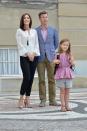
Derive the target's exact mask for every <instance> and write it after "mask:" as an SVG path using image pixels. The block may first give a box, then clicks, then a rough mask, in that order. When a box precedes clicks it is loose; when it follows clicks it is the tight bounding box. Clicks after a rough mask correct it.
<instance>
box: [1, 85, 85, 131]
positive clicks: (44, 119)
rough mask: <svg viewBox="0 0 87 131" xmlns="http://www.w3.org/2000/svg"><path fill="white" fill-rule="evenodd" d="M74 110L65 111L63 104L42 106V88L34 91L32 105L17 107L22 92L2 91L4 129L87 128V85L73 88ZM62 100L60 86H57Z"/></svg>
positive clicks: (59, 130)
mask: <svg viewBox="0 0 87 131" xmlns="http://www.w3.org/2000/svg"><path fill="white" fill-rule="evenodd" d="M70 94H71V95H70V106H71V108H72V111H68V112H61V111H60V106H56V107H54V106H49V102H48V100H47V103H46V107H42V108H41V107H39V96H38V92H34V91H33V92H32V94H31V107H32V108H23V109H19V108H18V107H17V102H18V98H19V96H18V94H14V93H13V94H12V93H9V94H7V93H6V94H5V93H4V94H0V131H87V124H86V123H87V89H86V88H84V89H81V88H80V89H79V88H78V89H72V90H71V93H70ZM56 98H57V101H58V103H60V101H59V90H57V97H56Z"/></svg>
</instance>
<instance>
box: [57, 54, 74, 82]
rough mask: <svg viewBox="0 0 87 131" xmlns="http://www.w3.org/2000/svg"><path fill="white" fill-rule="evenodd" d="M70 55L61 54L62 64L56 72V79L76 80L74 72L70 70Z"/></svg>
mask: <svg viewBox="0 0 87 131" xmlns="http://www.w3.org/2000/svg"><path fill="white" fill-rule="evenodd" d="M70 66H71V64H70V62H69V55H67V54H65V53H62V54H60V64H59V67H58V69H57V70H56V74H55V79H56V80H59V79H72V78H74V72H73V70H72V69H71V68H70Z"/></svg>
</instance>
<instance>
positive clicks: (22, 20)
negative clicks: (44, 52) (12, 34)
mask: <svg viewBox="0 0 87 131" xmlns="http://www.w3.org/2000/svg"><path fill="white" fill-rule="evenodd" d="M26 15H28V16H29V18H30V23H29V28H31V26H32V18H31V16H30V14H28V13H24V14H23V15H22V16H21V19H20V28H21V29H22V30H25V29H24V17H25V16H26Z"/></svg>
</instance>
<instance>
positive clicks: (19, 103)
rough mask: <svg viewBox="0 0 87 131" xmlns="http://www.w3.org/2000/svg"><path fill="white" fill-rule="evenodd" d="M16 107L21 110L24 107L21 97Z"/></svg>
mask: <svg viewBox="0 0 87 131" xmlns="http://www.w3.org/2000/svg"><path fill="white" fill-rule="evenodd" d="M18 107H19V108H20V109H22V108H23V107H24V99H23V96H20V99H19V102H18Z"/></svg>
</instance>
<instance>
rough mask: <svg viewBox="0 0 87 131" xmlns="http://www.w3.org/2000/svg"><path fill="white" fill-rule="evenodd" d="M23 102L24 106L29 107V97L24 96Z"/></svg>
mask: <svg viewBox="0 0 87 131" xmlns="http://www.w3.org/2000/svg"><path fill="white" fill-rule="evenodd" d="M24 104H25V108H29V107H30V100H29V97H26V98H25V100H24Z"/></svg>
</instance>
